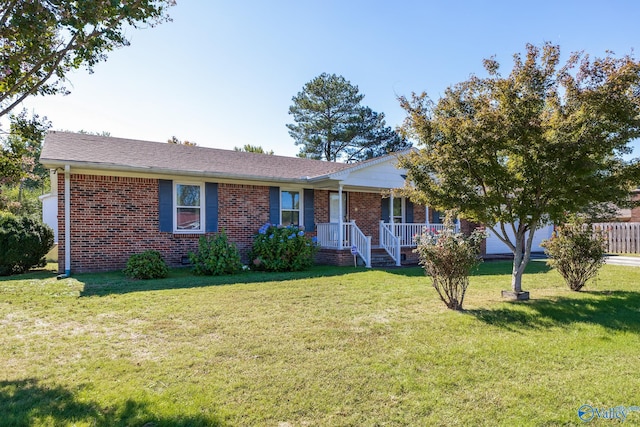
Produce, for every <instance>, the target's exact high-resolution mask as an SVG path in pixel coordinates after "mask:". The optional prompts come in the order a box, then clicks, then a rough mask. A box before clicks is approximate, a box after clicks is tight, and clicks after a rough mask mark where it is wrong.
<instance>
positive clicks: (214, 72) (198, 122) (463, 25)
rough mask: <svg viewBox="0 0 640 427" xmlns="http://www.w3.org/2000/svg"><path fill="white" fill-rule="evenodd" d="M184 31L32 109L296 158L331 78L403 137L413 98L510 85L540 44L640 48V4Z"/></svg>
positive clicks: (60, 125)
mask: <svg viewBox="0 0 640 427" xmlns="http://www.w3.org/2000/svg"><path fill="white" fill-rule="evenodd" d="M170 15H171V17H172V18H173V22H169V23H165V24H162V25H160V26H158V27H156V28H148V29H143V30H130V31H128V36H129V39H130V41H131V46H129V47H125V48H122V49H119V50H117V51H114V52H112V53H111V54H110V55H109V58H108V60H107V61H106V62H104V63H100V64H98V65H97V66H96V67H95V72H94V73H93V74H88V73H87V72H86V71H84V70H80V71H78V72H75V73H73V74H72V75H71V76H69V79H70V84H69V88H70V90H71V92H72V94H71V95H68V96H55V97H54V96H49V97H38V98H33V97H32V98H31V99H30V100H29V101H27V102H25V103H24V107H26V108H28V109H29V110H33V111H35V112H36V113H38V114H40V115H46V116H47V117H48V118H49V119H50V120H51V121H52V123H53V128H54V129H62V130H72V131H78V130H80V129H84V130H88V131H108V132H110V133H111V134H112V135H113V136H118V137H126V138H135V139H145V140H152V141H166V140H167V139H168V138H170V137H171V136H173V135H175V136H176V137H178V138H179V139H183V140H184V139H187V140H190V141H195V142H196V143H197V144H198V145H201V146H208V147H218V148H227V149H232V148H233V147H234V146H242V145H244V144H252V145H261V146H262V147H264V148H265V149H272V150H274V151H275V153H276V154H280V155H289V156H293V155H295V154H296V153H297V152H298V147H296V146H295V145H294V143H293V139H292V138H291V137H290V136H289V134H288V132H287V128H286V126H285V125H286V124H287V123H291V116H290V115H289V114H288V108H289V106H290V105H291V98H292V97H293V96H295V95H296V94H297V93H298V92H299V91H300V90H301V89H302V87H303V85H304V84H305V83H306V82H308V81H310V80H311V79H313V78H314V77H316V76H318V75H319V74H321V73H323V72H327V73H335V74H338V75H342V76H344V77H345V78H346V79H347V80H349V81H350V82H351V83H352V84H354V85H357V86H358V87H359V89H360V92H361V93H363V94H364V95H365V98H364V100H363V103H364V104H365V105H368V106H369V107H371V108H372V109H373V110H374V111H377V112H383V113H385V115H386V119H387V124H388V125H390V126H394V127H395V126H396V125H399V124H400V123H401V122H402V120H403V118H404V112H403V111H402V110H401V109H400V107H399V105H398V101H397V96H399V95H410V94H411V92H422V91H426V92H427V93H428V94H429V95H430V96H431V97H432V98H433V99H437V98H439V96H440V95H441V94H442V93H443V92H444V89H445V88H446V87H448V86H450V85H452V84H455V83H457V82H459V81H462V80H466V79H467V78H468V77H469V75H470V74H472V73H475V74H478V75H483V74H484V73H483V69H482V59H483V58H488V57H491V56H493V55H495V56H496V58H497V59H498V60H499V61H500V62H501V64H502V69H503V70H504V71H505V72H507V71H508V70H510V69H511V66H512V55H513V54H514V53H516V52H524V49H525V44H526V43H527V42H531V43H534V44H536V45H540V44H542V43H543V42H545V41H550V42H553V43H555V44H559V45H560V46H561V48H562V52H563V56H564V57H565V58H566V57H567V56H568V54H569V53H570V52H572V51H576V50H584V51H585V52H587V53H589V54H591V55H592V56H593V55H595V56H601V55H603V54H604V53H605V50H612V51H614V52H615V53H616V54H617V55H624V54H628V53H631V52H632V49H633V48H639V47H640V46H638V45H639V44H640V20H639V17H640V1H637V0H625V1H616V0H610V1H602V0H600V1H591V0H581V1H563V0H554V1H547V0H544V1H537V2H519V1H513V0H511V1H480V0H478V1H417V0H416V1H408V0H394V1H378V0H367V1H360V0H357V1H351V0H311V1H299V0H295V1H293V0H292V1H279V0H274V1H272V2H265V1H258V0H247V1H181V0H178V5H177V6H175V7H173V8H171V10H170Z"/></svg>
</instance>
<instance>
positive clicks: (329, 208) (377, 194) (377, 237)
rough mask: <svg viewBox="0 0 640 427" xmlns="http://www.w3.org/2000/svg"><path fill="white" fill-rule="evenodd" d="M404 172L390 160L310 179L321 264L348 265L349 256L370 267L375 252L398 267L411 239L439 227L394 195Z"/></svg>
mask: <svg viewBox="0 0 640 427" xmlns="http://www.w3.org/2000/svg"><path fill="white" fill-rule="evenodd" d="M405 173H406V171H404V170H402V169H398V168H397V159H396V156H395V155H389V156H385V157H382V158H376V159H372V160H369V161H366V162H362V163H359V164H356V165H354V167H353V168H351V169H347V170H342V171H340V172H337V173H334V174H329V175H327V176H324V177H318V178H317V179H315V180H314V181H315V182H314V194H315V195H314V223H315V233H316V238H317V243H318V245H319V247H320V248H321V250H322V251H323V252H324V253H325V254H326V255H327V259H323V260H322V262H326V263H328V264H331V263H335V262H337V263H339V264H340V263H348V262H349V261H350V259H351V258H352V256H351V252H354V253H355V254H356V255H357V256H358V257H359V258H360V259H361V260H362V262H363V263H364V265H365V266H367V267H371V265H372V250H376V249H378V251H380V250H384V252H386V253H387V254H388V255H389V257H391V259H392V260H393V264H394V265H398V266H399V265H401V262H402V252H403V250H404V253H405V254H409V253H410V251H408V248H413V247H415V242H414V236H415V235H416V234H420V233H422V231H423V229H424V228H425V227H426V228H427V229H429V230H433V231H438V230H441V229H442V228H443V227H444V225H443V224H442V221H441V218H440V214H439V212H437V211H434V210H430V209H429V208H427V207H424V206H419V205H414V204H413V203H412V202H411V201H410V200H409V199H406V198H404V197H395V196H394V194H393V190H394V189H398V188H402V187H404V185H405V180H406V175H405Z"/></svg>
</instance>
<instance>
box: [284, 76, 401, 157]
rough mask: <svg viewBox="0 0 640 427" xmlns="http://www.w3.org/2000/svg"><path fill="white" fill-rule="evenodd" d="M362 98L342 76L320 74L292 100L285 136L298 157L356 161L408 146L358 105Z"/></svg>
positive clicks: (377, 116) (381, 116) (381, 118)
mask: <svg viewBox="0 0 640 427" xmlns="http://www.w3.org/2000/svg"><path fill="white" fill-rule="evenodd" d="M363 98H364V95H362V94H360V93H359V90H358V87H357V86H354V85H352V84H351V83H350V82H349V81H348V80H346V79H345V78H344V77H342V76H337V75H335V74H331V75H329V74H327V73H323V74H321V75H320V76H318V77H316V78H315V79H313V80H311V81H310V82H308V83H307V84H305V85H304V87H303V89H302V91H301V92H299V93H298V94H297V95H296V96H294V97H293V105H291V106H290V107H289V114H291V115H292V116H293V120H294V121H295V123H292V124H288V125H287V128H288V129H289V135H291V137H292V138H293V139H294V140H295V144H296V145H299V146H301V148H300V153H299V155H298V156H299V157H306V158H311V159H318V160H328V161H332V162H335V161H338V160H344V161H347V162H350V161H359V160H365V159H367V158H371V157H375V156H379V155H382V154H386V153H388V152H391V151H400V150H403V149H406V148H408V147H410V143H409V142H408V141H407V140H405V139H404V138H402V137H400V136H399V135H398V134H397V133H396V132H395V131H394V130H393V129H391V128H390V127H387V126H386V124H385V121H384V114H382V113H376V112H374V111H372V110H371V109H370V108H368V107H365V106H363V105H361V104H360V102H361V101H362V99H363Z"/></svg>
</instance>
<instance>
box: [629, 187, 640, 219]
mask: <svg viewBox="0 0 640 427" xmlns="http://www.w3.org/2000/svg"><path fill="white" fill-rule="evenodd" d="M631 200H633V201H639V200H640V193H639V192H635V193H634V194H633V196H632V198H631ZM629 221H630V222H640V206H638V207H635V208H633V209H631V219H630V220H629Z"/></svg>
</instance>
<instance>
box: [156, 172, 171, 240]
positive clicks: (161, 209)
mask: <svg viewBox="0 0 640 427" xmlns="http://www.w3.org/2000/svg"><path fill="white" fill-rule="evenodd" d="M158 217H159V225H160V231H165V232H168V233H170V232H172V231H173V181H171V180H170V179H159V180H158Z"/></svg>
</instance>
